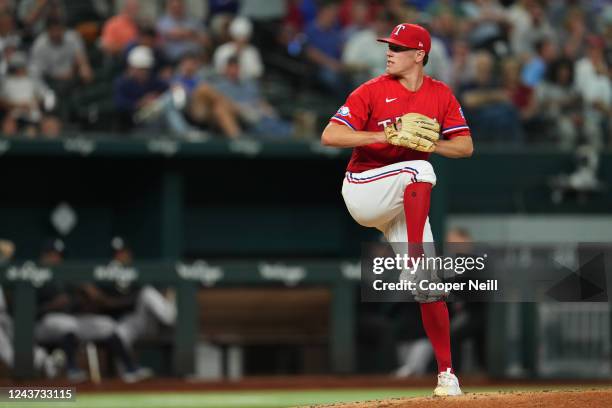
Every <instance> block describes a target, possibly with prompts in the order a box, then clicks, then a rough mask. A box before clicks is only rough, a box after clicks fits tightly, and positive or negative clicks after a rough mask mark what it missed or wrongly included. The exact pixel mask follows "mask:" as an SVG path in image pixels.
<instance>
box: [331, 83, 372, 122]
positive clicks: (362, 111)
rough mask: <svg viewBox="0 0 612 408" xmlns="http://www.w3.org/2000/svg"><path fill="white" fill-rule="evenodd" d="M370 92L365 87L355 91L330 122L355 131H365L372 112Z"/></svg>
mask: <svg viewBox="0 0 612 408" xmlns="http://www.w3.org/2000/svg"><path fill="white" fill-rule="evenodd" d="M369 101H370V100H369V97H368V90H367V88H366V87H365V86H363V85H362V86H360V87H359V88H357V89H355V90H354V91H353V92H352V93H351V94H350V95H349V97H348V98H347V99H346V102H344V105H342V106H341V107H340V109H338V111H337V112H336V113H335V114H334V116H332V117H331V118H330V119H329V121H330V122H333V123H339V124H342V125H345V126H348V127H350V128H351V129H353V130H363V129H364V128H365V125H366V122H367V120H368V114H369V112H370V102H369Z"/></svg>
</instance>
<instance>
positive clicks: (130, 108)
mask: <svg viewBox="0 0 612 408" xmlns="http://www.w3.org/2000/svg"><path fill="white" fill-rule="evenodd" d="M127 63H128V67H127V70H126V72H125V73H124V74H123V75H122V76H121V77H119V78H118V79H117V80H116V82H115V93H114V99H115V106H116V107H117V109H118V111H119V112H120V117H121V123H120V127H121V129H122V130H130V129H131V128H132V126H133V125H134V117H133V116H134V114H135V113H136V111H137V110H138V109H140V108H143V107H144V106H146V105H148V104H150V103H152V102H153V101H155V100H156V99H157V98H158V97H159V96H160V95H161V94H162V93H163V92H165V91H166V90H167V89H168V84H167V83H166V82H165V81H163V80H162V79H160V78H159V77H157V76H156V75H155V74H154V73H153V72H152V69H153V67H154V64H155V56H154V54H153V51H152V50H151V48H149V47H147V46H144V45H139V46H137V47H134V48H133V49H132V50H131V51H130V52H129V54H128V56H127Z"/></svg>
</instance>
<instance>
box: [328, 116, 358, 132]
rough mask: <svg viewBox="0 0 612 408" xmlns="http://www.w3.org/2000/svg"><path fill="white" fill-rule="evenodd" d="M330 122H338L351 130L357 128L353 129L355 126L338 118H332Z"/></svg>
mask: <svg viewBox="0 0 612 408" xmlns="http://www.w3.org/2000/svg"><path fill="white" fill-rule="evenodd" d="M330 120H336V121H338V122H340V123H342V124H344V125H346V126H348V127H350V128H351V129H353V130H355V128H354V127H353V125H351V124H350V123H349V122H348V121H347V120H345V119H342V118H339V117H338V116H332V117H331V119H330Z"/></svg>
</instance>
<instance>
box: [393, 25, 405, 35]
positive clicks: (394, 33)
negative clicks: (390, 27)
mask: <svg viewBox="0 0 612 408" xmlns="http://www.w3.org/2000/svg"><path fill="white" fill-rule="evenodd" d="M405 28H406V26H404V25H403V24H400V25H398V26H397V27H395V30H394V31H393V35H399V33H400V31H402V30H403V29H405Z"/></svg>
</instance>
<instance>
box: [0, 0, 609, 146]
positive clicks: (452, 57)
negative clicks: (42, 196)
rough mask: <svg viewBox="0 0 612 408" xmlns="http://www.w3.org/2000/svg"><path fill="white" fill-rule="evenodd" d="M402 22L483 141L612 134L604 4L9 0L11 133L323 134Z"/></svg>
mask: <svg viewBox="0 0 612 408" xmlns="http://www.w3.org/2000/svg"><path fill="white" fill-rule="evenodd" d="M400 22H414V23H419V24H421V25H424V26H426V27H427V28H428V29H429V30H430V32H431V34H432V37H433V40H432V48H431V52H430V56H429V62H428V64H427V66H426V67H425V68H426V72H427V73H428V74H429V75H431V76H433V77H434V78H437V79H440V80H442V81H444V82H446V83H448V84H449V85H450V86H451V87H452V88H453V89H454V91H455V94H456V95H458V97H459V99H460V102H461V104H462V106H463V109H464V113H465V115H466V117H467V119H468V122H469V124H470V126H471V129H472V132H473V134H474V136H475V137H476V138H478V140H479V142H480V141H482V142H502V143H504V144H508V143H510V144H513V145H517V146H520V145H523V144H526V143H541V142H545V143H554V144H556V145H558V146H560V147H563V148H571V147H574V146H576V145H578V144H589V145H591V146H594V147H596V148H598V149H599V148H605V147H606V146H608V145H610V144H611V143H612V137H611V133H612V131H611V130H610V129H611V125H610V119H611V116H612V84H611V78H612V4H610V3H609V1H606V0H369V1H368V0H336V1H331V0H248V1H246V0H243V1H239V0H234V1H232V0H224V1H222V0H208V1H199V0H149V1H144V0H141V1H138V0H123V1H120V0H115V1H113V0H3V1H0V55H1V62H0V75H1V76H2V85H1V88H0V98H1V103H2V131H3V133H4V135H7V136H8V135H13V134H17V133H19V134H24V135H28V136H32V137H34V136H36V135H42V136H46V137H55V136H58V135H59V134H60V133H62V132H63V133H67V132H69V131H70V130H77V131H79V132H82V131H88V130H93V131H104V132H107V133H115V134H118V135H121V136H122V137H125V135H128V134H140V135H151V134H158V133H159V132H160V129H161V130H162V131H164V132H167V133H168V134H173V135H175V136H176V137H179V138H184V139H187V140H202V139H204V138H206V137H208V135H209V134H210V135H220V136H221V135H223V136H225V137H227V138H239V137H245V136H253V137H259V138H266V139H272V140H287V139H290V138H295V137H304V136H314V135H316V133H317V129H319V128H320V127H321V125H323V124H324V123H325V122H326V119H327V118H328V117H329V115H330V114H331V113H332V112H333V108H330V106H334V105H335V106H337V105H338V104H340V103H341V102H342V101H343V100H344V99H345V98H346V96H347V95H348V93H350V91H351V90H352V89H354V88H355V87H356V86H358V85H359V84H360V83H362V82H363V81H365V80H367V79H369V78H372V77H374V76H376V75H380V74H382V73H384V69H385V58H386V57H385V53H386V48H385V46H384V45H383V44H380V43H378V42H377V41H376V39H377V38H378V37H381V36H386V35H388V33H389V32H390V30H391V29H392V28H393V27H394V26H395V25H396V24H398V23H400ZM306 94H308V98H306V97H305V95H306ZM304 99H308V101H309V102H308V103H305V104H301V102H302V100H304ZM298 102H299V103H298ZM298 105H299V109H298ZM330 109H332V110H330Z"/></svg>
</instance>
